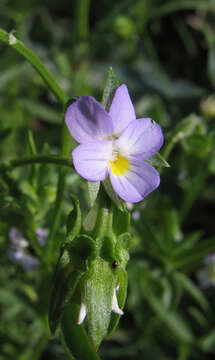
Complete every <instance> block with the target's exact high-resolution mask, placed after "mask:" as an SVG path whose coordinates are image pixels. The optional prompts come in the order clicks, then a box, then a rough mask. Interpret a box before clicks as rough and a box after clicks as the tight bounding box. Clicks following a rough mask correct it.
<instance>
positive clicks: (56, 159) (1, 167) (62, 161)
mask: <svg viewBox="0 0 215 360" xmlns="http://www.w3.org/2000/svg"><path fill="white" fill-rule="evenodd" d="M36 163H47V164H56V165H61V166H67V167H72V166H73V165H72V159H71V158H66V157H60V156H55V155H33V156H28V157H27V156H26V157H23V158H19V159H14V160H9V161H5V162H3V163H1V164H0V171H8V170H13V169H14V168H16V167H20V166H23V165H32V164H36Z"/></svg>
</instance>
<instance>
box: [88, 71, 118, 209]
mask: <svg viewBox="0 0 215 360" xmlns="http://www.w3.org/2000/svg"><path fill="white" fill-rule="evenodd" d="M119 85H120V83H119V80H118V79H117V77H116V75H115V73H114V71H113V69H112V68H110V69H109V71H108V75H107V80H106V83H105V87H104V91H103V95H102V105H103V106H104V108H105V109H106V110H107V111H108V110H109V107H110V104H111V102H112V99H113V96H114V92H115V90H116V89H117V88H118V87H119ZM87 188H88V194H89V199H90V206H93V204H94V202H95V200H96V198H97V195H98V192H99V189H100V182H99V181H96V182H91V181H88V186H87ZM106 191H107V192H108V191H109V192H108V194H109V193H111V194H113V190H112V191H110V190H109V187H108V190H106ZM112 197H113V196H112ZM112 197H111V199H112ZM116 197H117V195H116V196H115V198H116Z"/></svg>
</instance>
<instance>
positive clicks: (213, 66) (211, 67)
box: [207, 41, 215, 87]
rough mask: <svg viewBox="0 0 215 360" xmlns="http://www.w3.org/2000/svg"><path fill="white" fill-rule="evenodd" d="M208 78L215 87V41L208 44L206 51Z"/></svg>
mask: <svg viewBox="0 0 215 360" xmlns="http://www.w3.org/2000/svg"><path fill="white" fill-rule="evenodd" d="M207 70H208V78H209V80H210V82H211V84H212V85H213V86H214V87H215V41H213V44H212V45H211V46H210V48H209V51H208V69H207Z"/></svg>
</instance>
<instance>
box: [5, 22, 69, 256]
mask: <svg viewBox="0 0 215 360" xmlns="http://www.w3.org/2000/svg"><path fill="white" fill-rule="evenodd" d="M0 40H1V41H3V42H4V43H6V44H7V45H9V46H11V47H12V48H14V49H15V50H16V51H17V52H18V53H20V54H21V55H22V56H23V57H24V58H25V59H26V60H28V61H29V62H30V64H31V65H32V66H33V67H34V69H35V70H36V71H37V72H38V73H39V74H40V76H41V77H42V79H43V80H44V82H45V83H46V85H47V87H48V88H49V90H50V91H51V92H52V93H53V94H54V95H55V96H56V98H57V99H58V100H59V101H60V102H61V104H62V105H63V106H64V108H65V106H66V104H67V102H68V100H69V98H68V96H67V95H66V94H65V92H64V91H63V90H62V89H61V88H60V86H59V85H58V83H57V82H56V80H55V78H54V77H53V76H52V75H51V74H50V73H49V71H48V70H47V69H46V67H45V66H44V64H43V63H42V61H41V60H40V59H39V58H38V57H37V56H36V55H35V54H34V53H33V52H32V51H31V50H30V49H28V48H27V47H26V46H25V45H24V44H23V43H22V42H21V41H19V40H18V39H16V37H15V36H14V35H13V33H8V32H6V31H4V30H2V29H0ZM69 151H70V135H69V132H68V130H67V127H66V124H65V122H63V125H62V136H61V155H62V156H66V155H68V154H69ZM66 173H67V169H66V168H65V167H61V168H60V170H59V177H58V187H57V195H56V200H55V207H54V214H53V220H52V226H51V230H50V234H49V238H48V241H47V247H46V249H47V254H48V257H50V253H51V251H52V249H53V246H54V245H55V244H53V239H54V236H55V233H56V230H57V229H58V227H59V222H60V215H61V208H62V199H63V194H64V188H65V179H66Z"/></svg>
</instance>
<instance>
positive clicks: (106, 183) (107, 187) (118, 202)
mask: <svg viewBox="0 0 215 360" xmlns="http://www.w3.org/2000/svg"><path fill="white" fill-rule="evenodd" d="M102 185H103V186H104V188H105V191H106V193H107V194H108V196H109V197H110V198H111V200H112V201H113V202H114V204H115V205H116V207H117V208H118V209H120V210H122V209H123V202H122V200H121V199H120V198H119V196H118V195H117V194H116V193H115V191H114V189H113V187H112V185H111V182H110V179H109V177H107V179H105V181H103V182H102Z"/></svg>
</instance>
